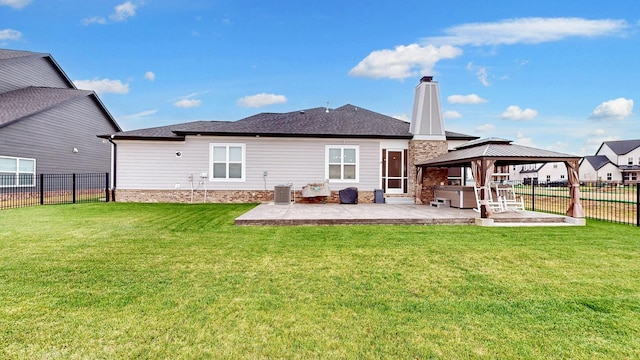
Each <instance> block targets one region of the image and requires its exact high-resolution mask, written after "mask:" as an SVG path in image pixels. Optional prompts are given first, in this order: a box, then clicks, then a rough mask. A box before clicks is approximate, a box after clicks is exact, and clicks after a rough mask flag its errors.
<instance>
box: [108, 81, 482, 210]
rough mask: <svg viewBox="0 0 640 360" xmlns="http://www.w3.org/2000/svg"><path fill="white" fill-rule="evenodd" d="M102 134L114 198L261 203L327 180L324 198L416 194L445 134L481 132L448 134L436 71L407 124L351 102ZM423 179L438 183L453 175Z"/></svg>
mask: <svg viewBox="0 0 640 360" xmlns="http://www.w3.org/2000/svg"><path fill="white" fill-rule="evenodd" d="M100 137H102V138H105V139H110V140H111V141H112V142H113V143H114V153H115V154H116V156H115V157H114V164H115V165H114V166H115V167H116V169H117V171H116V180H115V184H114V185H115V187H116V189H117V190H116V191H117V194H118V195H117V200H118V201H173V202H188V201H198V202H200V201H208V202H265V201H271V200H273V194H274V188H275V187H276V186H279V185H287V184H288V185H291V186H292V187H293V190H294V193H295V194H296V195H295V196H296V200H297V201H300V200H301V199H300V195H301V192H300V190H301V188H302V187H303V186H306V185H308V184H325V183H328V186H329V188H330V190H331V195H330V196H329V198H328V199H326V200H327V201H332V202H336V201H338V197H337V194H338V191H339V190H342V189H345V188H349V187H355V188H357V189H358V195H359V201H361V202H372V201H373V199H374V194H375V190H376V189H381V190H382V191H383V192H384V194H385V196H386V197H387V198H390V197H401V198H402V197H403V198H407V199H409V200H411V201H413V196H414V195H415V189H414V188H415V184H416V174H417V171H416V167H415V164H417V163H418V162H420V161H424V160H427V159H430V158H433V157H436V156H438V155H440V154H443V153H447V151H448V149H449V147H448V144H447V141H448V140H455V141H465V140H466V141H468V140H473V139H476V137H473V136H467V135H463V134H457V133H446V132H445V130H444V126H443V120H442V111H441V107H440V97H439V89H438V83H437V82H434V81H432V78H431V77H423V78H422V79H421V81H420V83H419V84H418V86H417V87H416V92H415V102H414V109H413V117H412V122H411V123H407V122H405V121H402V120H398V119H395V118H392V117H389V116H386V115H382V114H379V113H376V112H373V111H370V110H367V109H363V108H361V107H358V106H354V105H350V104H347V105H344V106H342V107H339V108H336V109H329V108H324V107H319V108H313V109H306V110H300V111H294V112H288V113H261V114H257V115H254V116H250V117H248V118H245V119H242V120H238V121H233V122H228V121H197V122H191V123H186V124H176V125H169V126H163V127H157V128H149V129H140V130H133V131H125V132H118V133H113V134H105V135H102V136H100ZM429 176H432V177H431V178H429ZM424 178H427V180H426V181H424V182H423V183H424V184H425V185H424V186H432V187H433V186H436V185H439V184H440V183H442V182H446V181H447V174H446V172H445V173H444V177H443V176H442V173H441V172H440V173H439V174H438V175H437V176H435V175H429V174H425V175H424V177H423V179H424ZM423 189H424V188H423ZM426 192H429V190H427V191H426ZM430 192H431V193H433V189H431V190H430Z"/></svg>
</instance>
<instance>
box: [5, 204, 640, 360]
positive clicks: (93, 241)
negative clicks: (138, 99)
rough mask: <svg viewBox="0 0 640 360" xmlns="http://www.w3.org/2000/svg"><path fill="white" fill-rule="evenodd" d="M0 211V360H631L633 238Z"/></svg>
mask: <svg viewBox="0 0 640 360" xmlns="http://www.w3.org/2000/svg"><path fill="white" fill-rule="evenodd" d="M251 207H252V206H251V205H170V204H124V203H108V204H81V205H59V206H38V207H31V208H23V209H12V210H3V211H0V358H3V359H100V358H102V359H131V358H144V359H146V358H152V359H165V358H166V359H200V358H222V359H261V358H262V359H267V358H269V359H272V358H293V359H309V358H327V359H329V358H331V359H334V358H346V359H356V358H385V359H386V358H399V359H414V358H418V359H423V358H442V359H455V358H505V359H513V358H532V359H541V358H544V359H553V358H567V359H569V358H571V359H584V358H589V359H594V358H595V359H597V358H607V359H609V358H619V359H627V358H640V275H639V274H640V229H638V228H636V227H633V226H628V225H615V224H607V223H601V222H596V221H588V223H587V226H586V227H551V228H537V227H529V228H487V227H476V226H364V225H363V226H336V227H329V226H324V227H323V226H318V227H315V226H314V227H312V226H308V227H235V226H233V219H234V218H235V217H236V216H238V215H240V214H242V213H243V212H245V211H247V210H249V209H250V208H251Z"/></svg>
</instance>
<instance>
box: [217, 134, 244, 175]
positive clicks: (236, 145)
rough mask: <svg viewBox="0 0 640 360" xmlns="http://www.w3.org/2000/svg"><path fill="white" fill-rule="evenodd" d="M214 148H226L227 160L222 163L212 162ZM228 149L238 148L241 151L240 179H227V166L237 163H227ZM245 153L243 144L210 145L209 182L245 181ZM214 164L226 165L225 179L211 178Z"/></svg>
mask: <svg viewBox="0 0 640 360" xmlns="http://www.w3.org/2000/svg"><path fill="white" fill-rule="evenodd" d="M216 147H225V148H226V156H227V158H226V159H225V161H224V162H221V161H218V162H216V161H214V160H213V159H214V157H213V149H214V148H216ZM230 147H238V148H241V149H242V166H241V170H240V171H241V172H242V174H241V177H239V178H230V177H229V164H231V163H237V162H230V161H229V148H230ZM246 157H247V152H246V145H245V144H241V143H211V144H209V181H214V182H244V181H246V176H247V169H246V165H247V158H246ZM214 163H224V164H226V171H225V173H226V177H225V178H214V177H213V164H214Z"/></svg>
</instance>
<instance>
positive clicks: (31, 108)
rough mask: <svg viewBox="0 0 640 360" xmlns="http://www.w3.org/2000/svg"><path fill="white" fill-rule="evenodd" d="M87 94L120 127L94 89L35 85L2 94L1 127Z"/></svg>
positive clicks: (0, 108) (0, 95) (0, 102)
mask: <svg viewBox="0 0 640 360" xmlns="http://www.w3.org/2000/svg"><path fill="white" fill-rule="evenodd" d="M86 96H90V97H92V98H93V100H94V101H96V102H97V103H98V104H99V105H98V106H99V107H100V108H101V110H103V112H104V113H105V115H106V116H107V117H108V118H109V119H110V120H111V121H112V122H113V124H114V125H115V127H116V128H117V129H119V127H118V125H117V123H115V121H113V118H112V117H111V115H110V114H109V113H108V112H107V111H106V108H105V107H104V105H102V103H100V100H99V99H98V98H97V96H95V93H94V92H93V91H89V90H78V89H62V88H46V87H34V86H30V87H26V88H22V89H18V90H13V91H8V92H6V93H2V94H0V128H2V127H4V126H7V125H9V124H12V123H14V122H17V121H20V120H22V119H24V118H26V117H29V116H33V115H35V114H38V113H40V112H43V111H46V110H49V109H51V108H54V107H56V106H60V105H62V104H64V103H66V102H68V101H73V100H75V99H78V98H82V97H86Z"/></svg>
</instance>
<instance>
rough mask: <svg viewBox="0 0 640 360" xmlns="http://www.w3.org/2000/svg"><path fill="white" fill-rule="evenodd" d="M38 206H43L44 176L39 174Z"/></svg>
mask: <svg viewBox="0 0 640 360" xmlns="http://www.w3.org/2000/svg"><path fill="white" fill-rule="evenodd" d="M40 205H44V174H40Z"/></svg>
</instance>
